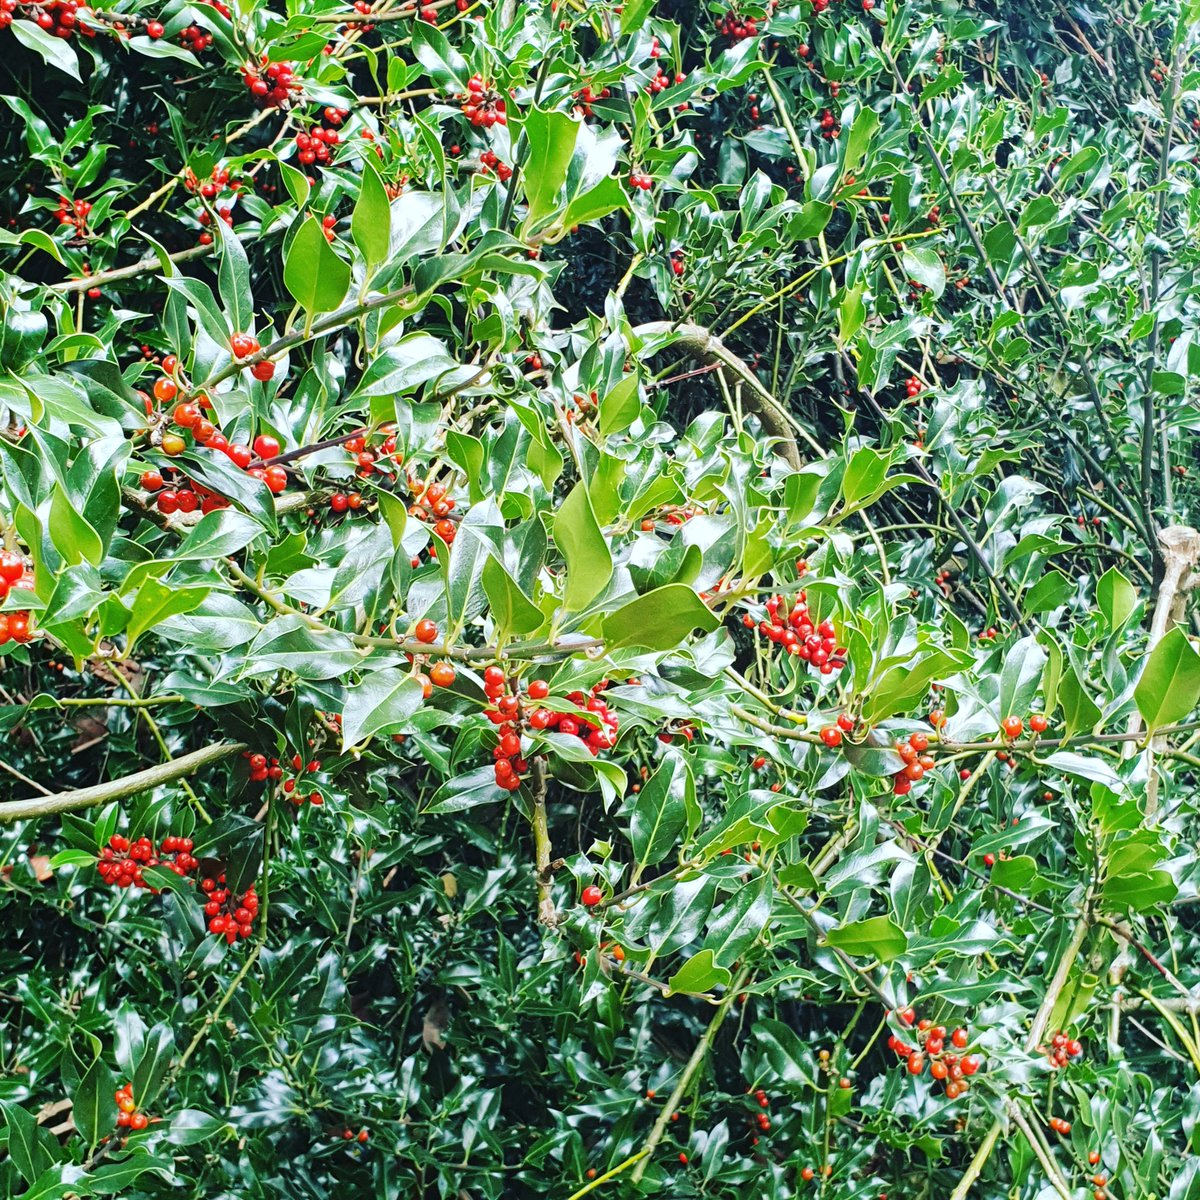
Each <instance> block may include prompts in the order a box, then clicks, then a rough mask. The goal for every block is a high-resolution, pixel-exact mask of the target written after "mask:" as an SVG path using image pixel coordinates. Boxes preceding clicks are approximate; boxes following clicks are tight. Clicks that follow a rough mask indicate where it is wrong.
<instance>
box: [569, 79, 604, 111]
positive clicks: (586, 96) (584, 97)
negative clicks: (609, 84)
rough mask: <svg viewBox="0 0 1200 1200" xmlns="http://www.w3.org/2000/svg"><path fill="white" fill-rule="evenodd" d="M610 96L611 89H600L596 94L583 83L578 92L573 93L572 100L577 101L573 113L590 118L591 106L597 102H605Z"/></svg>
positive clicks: (589, 86) (590, 86)
mask: <svg viewBox="0 0 1200 1200" xmlns="http://www.w3.org/2000/svg"><path fill="white" fill-rule="evenodd" d="M611 95H612V89H611V88H601V89H600V90H599V91H598V92H597V91H595V90H594V89H593V88H592V85H591V84H589V83H585V84H584V85H583V87H581V88H580V89H579V91H577V92H575V93H574V98H575V100H576V101H578V103H577V104H576V105H575V111H576V112H577V113H580V114H581V115H582V116H585V117H590V116H591V115H592V105H593V104H594V103H595V102H596V101H597V100H607V99H608V98H609V97H610V96H611Z"/></svg>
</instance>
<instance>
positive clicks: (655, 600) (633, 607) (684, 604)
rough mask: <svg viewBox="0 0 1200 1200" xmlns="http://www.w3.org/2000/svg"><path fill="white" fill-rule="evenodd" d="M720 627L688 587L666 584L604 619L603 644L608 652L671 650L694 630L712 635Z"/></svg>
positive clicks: (715, 618) (679, 584) (701, 601)
mask: <svg viewBox="0 0 1200 1200" xmlns="http://www.w3.org/2000/svg"><path fill="white" fill-rule="evenodd" d="M719 624H720V622H719V620H718V619H717V617H716V616H714V614H713V613H711V612H710V611H709V609H708V607H707V606H706V605H705V603H704V601H703V600H701V599H700V597H699V596H697V595H696V593H695V592H694V591H692V589H691V588H690V587H688V586H687V584H684V583H668V584H666V585H665V586H664V587H660V588H655V590H654V591H652V592H647V593H646V595H644V596H639V597H638V598H637V599H636V600H631V601H630V602H629V603H628V604H626V605H624V606H623V607H622V608H618V609H617V611H616V612H614V613H610V614H609V615H608V616H607V617H605V618H604V640H605V641H606V642H607V643H608V649H609V650H615V649H617V648H618V647H620V646H638V647H641V648H642V649H645V650H672V649H674V648H676V647H678V646H680V645H681V644H682V643H683V642H685V641H686V640H687V638H688V637H689V636H690V635H691V634H692V632H693V631H694V630H697V629H699V630H700V631H701V632H702V633H711V632H712V631H713V630H714V629H716V627H717V626H718V625H719Z"/></svg>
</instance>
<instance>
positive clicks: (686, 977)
mask: <svg viewBox="0 0 1200 1200" xmlns="http://www.w3.org/2000/svg"><path fill="white" fill-rule="evenodd" d="M732 979H733V976H732V975H731V974H730V973H729V971H728V970H727V969H726V968H725V967H722V966H719V965H718V964H717V963H716V962H715V961H714V959H713V952H712V951H711V950H698V951H697V952H696V953H695V954H693V955H692V957H691V958H689V959H688V960H687V962H685V963H684V964H683V966H682V967H680V968H679V970H678V971H676V972H675V974H674V975H672V976H671V978H670V979H668V980H667V988H668V991H667V995H674V994H675V993H676V992H685V993H687V994H689V995H693V996H698V995H702V994H703V993H705V992H711V991H712V989H713V988H715V987H726V986H728V984H729V983H730V981H731V980H732Z"/></svg>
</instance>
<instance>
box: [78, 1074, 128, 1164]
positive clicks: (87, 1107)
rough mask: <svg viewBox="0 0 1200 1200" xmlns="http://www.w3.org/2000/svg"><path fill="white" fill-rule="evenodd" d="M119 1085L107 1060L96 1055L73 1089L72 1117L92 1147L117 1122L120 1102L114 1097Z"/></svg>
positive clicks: (86, 1143)
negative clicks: (118, 1103)
mask: <svg viewBox="0 0 1200 1200" xmlns="http://www.w3.org/2000/svg"><path fill="white" fill-rule="evenodd" d="M116 1087H117V1081H116V1080H115V1079H114V1078H113V1073H112V1072H111V1071H110V1070H109V1069H108V1064H107V1063H106V1062H105V1061H104V1060H103V1059H102V1058H97V1059H96V1060H95V1061H94V1062H93V1063H92V1065H91V1066H90V1067H88V1069H87V1070H86V1071H85V1072H84V1075H83V1078H82V1079H80V1081H79V1083H78V1085H77V1086H76V1088H75V1091H74V1092H73V1093H72V1096H71V1101H72V1110H71V1115H72V1119H73V1120H74V1122H75V1128H76V1129H78V1130H79V1132H80V1134H82V1135H83V1141H84V1144H85V1145H86V1146H87V1147H88V1149H89V1150H92V1149H94V1148H95V1147H96V1145H97V1144H98V1143H99V1141H100V1139H101V1138H102V1137H104V1136H105V1135H106V1134H109V1133H112V1131H113V1129H114V1127H115V1126H116V1123H117V1102H116V1100H114V1099H113V1093H114V1092H115V1091H116Z"/></svg>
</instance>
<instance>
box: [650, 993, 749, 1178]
mask: <svg viewBox="0 0 1200 1200" xmlns="http://www.w3.org/2000/svg"><path fill="white" fill-rule="evenodd" d="M749 975H750V972H749V971H748V970H743V971H742V972H741V973H740V974H739V975H738V977H737V979H735V980H734V982H733V984H732V986H731V987H730V989H729V991H728V992H727V993H726V994H725V999H724V1000H722V1001H721V1004H720V1006H719V1007H718V1009H717V1011H716V1012H715V1013H714V1014H713V1019H712V1020H711V1021H709V1023H708V1027H707V1028H706V1029H705V1031H704V1034H703V1036H702V1037H701V1038H700V1041H699V1042H697V1043H696V1049H695V1050H693V1051H692V1057H691V1058H689V1059H688V1061H687V1065H686V1066H685V1067H684V1068H683V1071H682V1072H681V1074H680V1076H679V1082H678V1083H677V1084H676V1085H675V1090H674V1091H673V1092H672V1093H671V1095H670V1097H669V1098H668V1099H667V1102H666V1104H664V1105H663V1108H662V1112H661V1113H659V1115H658V1120H657V1121H655V1122H654V1126H653V1128H652V1129H651V1130H650V1136H649V1137H648V1138H646V1141H645V1143H644V1144H643V1146H642V1149H641V1151H640V1152H639V1156H640V1157H641V1161H640V1162H639V1163H638V1165H637V1166H636V1167H635V1168H634V1172H633V1175H632V1176H631V1178H632V1180H633V1182H634V1183H638V1182H640V1181H641V1178H642V1176H643V1175H644V1174H645V1173H646V1168H647V1167H648V1166H649V1165H650V1156H651V1155H652V1154H653V1153H654V1151H655V1149H656V1148H657V1147H658V1143H659V1142H661V1141H662V1139H663V1134H664V1133H665V1132H666V1129H667V1125H668V1123H669V1122H670V1120H671V1114H672V1113H673V1112H675V1111H676V1110H677V1109H678V1108H679V1102H680V1101H681V1100H682V1099H683V1096H684V1093H685V1092H686V1091H687V1089H688V1087H689V1085H690V1084H691V1082H692V1077H693V1076H694V1075H695V1074H696V1072H697V1071H698V1070H699V1069H700V1065H701V1064H702V1063H703V1062H704V1060H705V1058H706V1057H707V1055H708V1051H709V1049H710V1048H711V1046H712V1043H713V1038H714V1037H716V1035H717V1030H718V1029H720V1028H721V1023H722V1022H723V1021H724V1020H725V1018H726V1016H727V1015H728V1014H729V1010H730V1008H731V1007H732V1006H733V1002H734V1001H735V1000H736V999H737V996H738V993H739V992H740V991H741V990H742V988H743V987H744V986H745V983H746V980H747V978H749Z"/></svg>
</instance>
